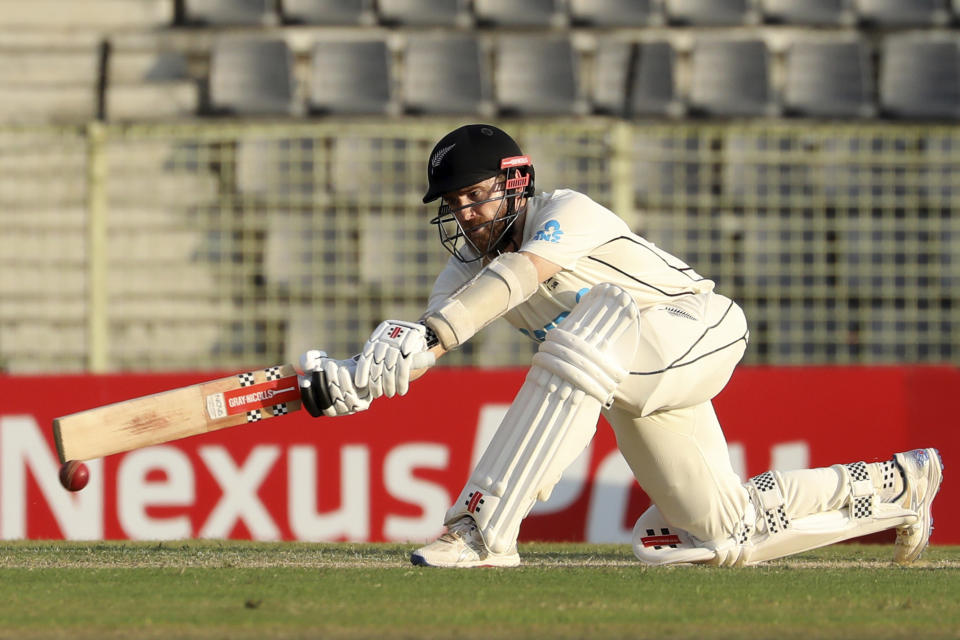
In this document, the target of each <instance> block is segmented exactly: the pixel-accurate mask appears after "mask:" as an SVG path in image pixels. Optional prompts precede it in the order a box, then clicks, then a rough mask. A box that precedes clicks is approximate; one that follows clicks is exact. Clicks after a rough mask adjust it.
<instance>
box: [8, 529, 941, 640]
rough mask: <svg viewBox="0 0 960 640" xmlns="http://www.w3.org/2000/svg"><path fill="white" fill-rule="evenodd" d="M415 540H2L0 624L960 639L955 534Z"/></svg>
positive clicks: (168, 632)
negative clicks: (853, 538) (748, 543)
mask: <svg viewBox="0 0 960 640" xmlns="http://www.w3.org/2000/svg"><path fill="white" fill-rule="evenodd" d="M411 548H412V546H410V545H358V544H301V543H276V544H271V543H264V544H261V543H244V542H210V541H206V542H202V541H197V542H184V543H180V542H177V543H162V544H157V543H152V544H151V543H119V542H117V543H63V542H44V543H38V542H13V543H10V542H8V543H0V638H48V637H60V638H70V639H71V640H79V639H82V638H112V637H116V638H120V637H124V638H127V637H138V638H165V639H166V638H266V637H269V638H300V637H304V638H307V637H311V638H317V637H324V638H341V637H342V638H368V637H377V638H381V639H390V638H451V639H452V638H483V639H490V638H518V637H527V638H646V637H649V638H662V637H671V638H737V639H743V638H746V639H750V638H800V637H803V638H820V637H835V638H845V639H853V638H871V639H881V638H907V637H910V638H913V637H919V638H923V639H924V640H927V639H930V638H960V547H932V548H930V549H928V550H927V552H926V554H925V556H924V559H923V560H922V561H921V562H919V563H917V564H916V565H914V566H912V567H907V568H905V567H898V566H895V565H893V564H891V563H890V561H889V558H890V557H891V555H892V549H891V548H890V547H889V546H883V545H840V546H836V547H831V548H828V549H823V550H819V551H817V552H812V553H807V554H803V555H800V556H796V557H794V558H791V559H788V560H784V561H779V562H773V563H769V564H767V565H764V566H761V567H752V568H741V569H718V568H714V567H703V566H685V567H661V568H645V567H643V566H640V565H639V564H638V563H637V562H636V561H635V560H633V557H632V555H631V552H630V548H629V547H628V546H621V545H558V544H550V545H548V544H536V545H534V544H528V545H521V555H522V557H523V559H524V563H525V564H524V566H522V567H520V568H518V569H475V570H468V571H449V570H439V569H429V568H421V567H413V566H411V565H409V564H408V560H407V556H408V554H409V551H410V550H411Z"/></svg>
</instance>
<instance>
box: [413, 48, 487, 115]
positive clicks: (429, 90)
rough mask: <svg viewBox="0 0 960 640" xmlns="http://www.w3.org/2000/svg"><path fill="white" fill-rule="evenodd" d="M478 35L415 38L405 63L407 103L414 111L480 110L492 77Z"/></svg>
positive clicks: (476, 111) (459, 111) (455, 111)
mask: <svg viewBox="0 0 960 640" xmlns="http://www.w3.org/2000/svg"><path fill="white" fill-rule="evenodd" d="M484 62H485V61H484V59H483V57H482V56H481V53H480V46H479V44H478V43H477V40H476V38H474V37H472V36H470V35H467V34H463V35H450V36H421V37H417V38H411V39H410V40H409V41H408V44H407V47H406V55H405V60H404V66H403V84H402V86H403V105H404V108H405V109H406V110H407V111H408V112H410V113H464V114H466V113H478V112H479V111H482V109H483V108H484V106H486V105H487V103H488V101H489V99H490V79H489V74H488V73H487V69H486V65H485V64H484Z"/></svg>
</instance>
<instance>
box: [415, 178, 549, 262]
mask: <svg viewBox="0 0 960 640" xmlns="http://www.w3.org/2000/svg"><path fill="white" fill-rule="evenodd" d="M511 173H512V174H513V175H512V176H511ZM503 184H504V190H503V191H502V192H499V193H498V195H497V196H496V197H493V198H488V199H486V200H481V201H480V202H475V203H473V204H469V205H466V206H463V207H459V208H457V209H451V208H450V206H449V205H448V204H447V203H446V202H443V201H442V200H441V202H440V207H439V209H438V211H437V215H436V217H435V218H433V219H432V220H431V221H430V223H431V224H435V225H437V231H438V233H439V234H440V242H441V243H442V244H443V246H444V247H445V248H446V249H447V251H449V252H450V253H451V254H452V255H453V256H454V257H455V258H457V260H459V261H460V262H464V263H470V262H476V261H478V260H482V259H483V258H485V257H491V258H492V257H495V256H497V255H498V254H500V253H502V251H503V248H504V245H505V244H506V240H507V238H508V237H509V234H510V233H511V231H512V229H513V225H514V223H515V222H516V220H517V217H518V216H519V215H520V211H519V210H518V207H517V206H516V200H517V198H519V197H520V196H524V195H526V192H527V189H528V185H529V184H530V175H523V174H521V173H520V172H519V170H518V169H508V170H507V171H506V181H505V182H504V183H503ZM498 200H499V201H501V205H500V208H499V209H498V210H497V213H496V215H495V216H494V217H493V218H492V219H491V220H489V221H487V222H485V223H483V224H482V225H479V226H478V227H473V228H472V229H471V231H474V232H475V231H476V230H478V229H481V228H491V233H490V234H489V236H488V240H487V242H486V243H485V244H486V246H483V247H478V246H476V244H474V242H473V240H471V238H470V233H469V231H468V230H467V229H464V228H463V225H462V223H461V222H460V219H459V218H458V217H457V215H456V214H457V212H459V211H462V210H464V209H468V208H470V207H476V206H479V205H482V204H486V203H488V202H495V201H498Z"/></svg>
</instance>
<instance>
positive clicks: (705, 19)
mask: <svg viewBox="0 0 960 640" xmlns="http://www.w3.org/2000/svg"><path fill="white" fill-rule="evenodd" d="M752 8H753V5H752V2H751V1H750V0H666V9H667V19H668V20H669V21H670V22H673V23H676V24H691V25H737V24H746V23H750V22H754V21H755V20H754V18H755V15H754V14H753V12H752Z"/></svg>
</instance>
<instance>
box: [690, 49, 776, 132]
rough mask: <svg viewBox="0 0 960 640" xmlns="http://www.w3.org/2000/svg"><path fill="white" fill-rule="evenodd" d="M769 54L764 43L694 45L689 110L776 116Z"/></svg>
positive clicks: (720, 113)
mask: <svg viewBox="0 0 960 640" xmlns="http://www.w3.org/2000/svg"><path fill="white" fill-rule="evenodd" d="M768 68H769V61H768V53H767V48H766V45H765V44H764V43H763V41H761V40H712V39H704V40H700V41H697V42H696V43H694V47H693V64H692V74H691V75H692V78H691V88H690V107H691V110H692V112H694V113H702V114H704V115H718V116H763V115H773V114H774V111H775V110H774V109H773V105H772V103H771V101H770V89H769V79H768Z"/></svg>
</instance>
